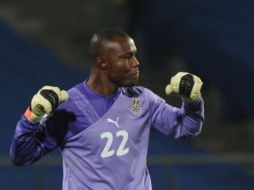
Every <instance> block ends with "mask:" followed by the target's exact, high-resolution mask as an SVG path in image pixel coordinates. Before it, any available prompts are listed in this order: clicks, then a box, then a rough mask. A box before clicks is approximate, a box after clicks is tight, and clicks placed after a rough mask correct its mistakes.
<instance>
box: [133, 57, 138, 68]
mask: <svg viewBox="0 0 254 190" xmlns="http://www.w3.org/2000/svg"><path fill="white" fill-rule="evenodd" d="M132 66H133V67H138V66H139V61H138V60H137V58H136V56H133V59H132Z"/></svg>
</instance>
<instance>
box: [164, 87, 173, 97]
mask: <svg viewBox="0 0 254 190" xmlns="http://www.w3.org/2000/svg"><path fill="white" fill-rule="evenodd" d="M172 92H173V89H172V85H171V84H168V85H167V86H166V88H165V93H166V94H167V95H169V94H171V93H172Z"/></svg>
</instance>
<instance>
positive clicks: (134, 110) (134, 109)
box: [131, 98, 142, 116]
mask: <svg viewBox="0 0 254 190" xmlns="http://www.w3.org/2000/svg"><path fill="white" fill-rule="evenodd" d="M131 113H133V114H134V115H137V116H139V115H140V114H141V113H142V109H141V107H140V105H139V98H134V99H133V103H132V105H131Z"/></svg>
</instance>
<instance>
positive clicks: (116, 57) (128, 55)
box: [106, 37, 139, 87]
mask: <svg viewBox="0 0 254 190" xmlns="http://www.w3.org/2000/svg"><path fill="white" fill-rule="evenodd" d="M109 46H110V47H109V48H108V52H107V56H106V59H107V74H108V78H109V80H110V81H111V82H112V83H114V84H116V85H117V86H125V87H128V86H133V85H135V84H137V82H138V78H139V68H138V66H139V62H138V60H137V58H136V56H135V54H136V51H137V48H136V46H135V43H134V41H133V39H131V38H127V37H117V38H115V40H114V41H113V42H110V44H109Z"/></svg>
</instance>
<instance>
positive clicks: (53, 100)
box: [10, 86, 68, 166]
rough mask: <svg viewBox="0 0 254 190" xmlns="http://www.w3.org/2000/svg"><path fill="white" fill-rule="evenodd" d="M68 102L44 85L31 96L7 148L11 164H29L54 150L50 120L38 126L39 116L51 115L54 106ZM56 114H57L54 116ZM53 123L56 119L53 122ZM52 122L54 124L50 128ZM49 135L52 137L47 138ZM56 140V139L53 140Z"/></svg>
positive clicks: (55, 143)
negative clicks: (29, 103)
mask: <svg viewBox="0 0 254 190" xmlns="http://www.w3.org/2000/svg"><path fill="white" fill-rule="evenodd" d="M67 99H68V93H67V92H66V91H63V90H62V91H61V90H60V89H59V88H57V87H51V86H44V87H43V88H42V89H41V90H39V91H38V93H37V94H35V95H34V97H33V98H32V101H31V105H30V106H29V108H28V109H27V111H26V112H25V114H24V115H23V116H22V117H21V119H20V121H19V122H18V123H17V126H16V129H15V133H14V136H13V139H12V143H11V148H10V157H11V160H12V162H13V164H14V165H19V166H24V165H28V164H31V163H33V162H35V161H37V160H38V159H40V158H41V157H42V156H43V155H45V154H47V153H48V152H50V151H52V150H53V149H55V148H56V147H57V145H58V143H59V141H58V143H57V140H59V139H58V138H54V137H53V136H56V135H52V134H57V133H56V132H55V130H54V127H55V126H56V122H54V118H58V119H59V117H53V119H49V121H53V122H47V121H46V122H44V124H41V123H42V122H40V121H41V119H42V117H43V116H44V115H45V114H47V115H50V114H51V113H52V112H54V110H55V109H56V108H57V106H58V105H59V104H61V103H63V102H65V101H66V100H67ZM54 115H56V116H57V115H59V114H55V113H54V114H53V116H54ZM55 120H56V119H55ZM52 123H53V124H54V123H55V124H54V125H55V126H54V125H52ZM50 134H51V135H50ZM56 139H57V140H56Z"/></svg>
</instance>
